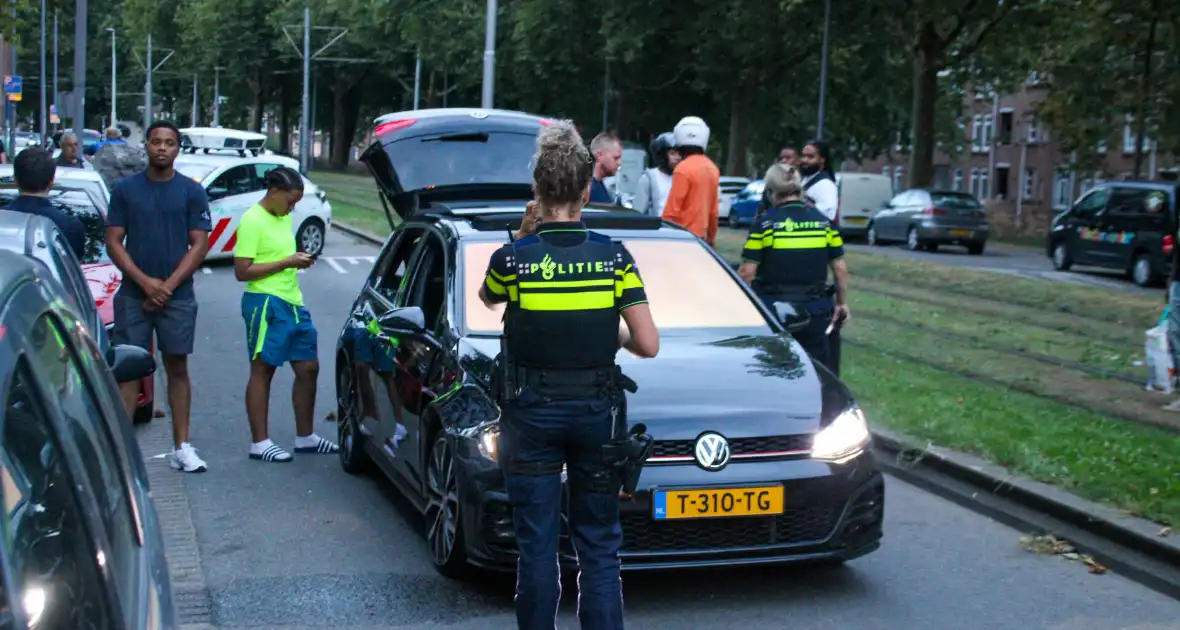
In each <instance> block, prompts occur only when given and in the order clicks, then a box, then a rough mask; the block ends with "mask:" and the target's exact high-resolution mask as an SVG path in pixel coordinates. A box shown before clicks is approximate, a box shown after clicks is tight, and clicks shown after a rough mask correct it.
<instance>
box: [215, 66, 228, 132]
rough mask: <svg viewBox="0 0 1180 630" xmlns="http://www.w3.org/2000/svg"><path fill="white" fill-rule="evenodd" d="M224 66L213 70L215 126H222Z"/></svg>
mask: <svg viewBox="0 0 1180 630" xmlns="http://www.w3.org/2000/svg"><path fill="white" fill-rule="evenodd" d="M222 70H225V67H224V66H216V67H214V68H213V126H214V127H220V126H221V71H222Z"/></svg>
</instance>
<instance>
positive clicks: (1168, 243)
mask: <svg viewBox="0 0 1180 630" xmlns="http://www.w3.org/2000/svg"><path fill="white" fill-rule="evenodd" d="M1175 247H1176V237H1174V236H1172V235H1171V234H1169V235H1167V236H1165V237H1164V253H1165V254H1167V255H1168V256H1171V255H1172V250H1173V249H1174V248H1175Z"/></svg>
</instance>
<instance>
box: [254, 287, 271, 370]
mask: <svg viewBox="0 0 1180 630" xmlns="http://www.w3.org/2000/svg"><path fill="white" fill-rule="evenodd" d="M268 306H270V296H269V295H268V296H266V299H265V300H263V301H262V312H261V313H259V314H258V319H257V321H256V323H257V324H258V329H257V330H256V331H255V333H254V335H255V336H254V354H253V356H251V357H250V358H251V359H257V358H258V355H260V354H262V342H264V341H266V308H267V307H268Z"/></svg>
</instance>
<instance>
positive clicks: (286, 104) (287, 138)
mask: <svg viewBox="0 0 1180 630" xmlns="http://www.w3.org/2000/svg"><path fill="white" fill-rule="evenodd" d="M291 96H292V94H291V81H290V79H289V78H286V77H284V79H283V84H282V87H281V88H280V89H279V153H282V154H283V155H291V108H292V103H291V100H292V99H291Z"/></svg>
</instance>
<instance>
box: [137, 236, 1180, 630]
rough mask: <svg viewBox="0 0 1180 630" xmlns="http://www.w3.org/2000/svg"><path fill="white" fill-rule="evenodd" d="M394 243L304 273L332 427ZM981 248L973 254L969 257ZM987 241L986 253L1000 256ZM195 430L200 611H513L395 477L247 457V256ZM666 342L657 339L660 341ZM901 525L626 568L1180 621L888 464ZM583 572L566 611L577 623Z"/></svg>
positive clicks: (1073, 615) (935, 615) (881, 605)
mask: <svg viewBox="0 0 1180 630" xmlns="http://www.w3.org/2000/svg"><path fill="white" fill-rule="evenodd" d="M376 253H377V251H376V249H375V248H373V247H371V246H368V245H363V244H360V243H357V242H354V241H351V240H349V239H347V238H345V237H342V236H340V235H338V234H336V233H335V232H334V233H332V234H331V235H330V238H329V240H328V244H327V249H326V250H325V252H324V256H323V257H322V258H321V259H320V261H319V263H318V264H317V265H316V266H315V267H314V268H312V269H309V270H307V271H306V272H305V273H303V274H302V275H301V276H300V277H301V279H302V283H303V290H304V293H305V296H306V301H307V303H308V306H309V308H310V310H311V313H312V316H313V318H314V320H315V321H316V322H317V324H318V327H319V331H320V358H321V361H322V364H323V365H322V369H321V373H320V381H319V387H318V394H319V401H318V408H317V412H316V415H317V430H318V431H319V432H320V433H321V434H322V435H325V436H329V435H330V436H333V437H334V436H335V432H336V431H335V424H334V423H332V422H330V421H327V420H325V419H324V418H325V416H326V414H327V413H328V412H329V411H331V410H334V391H333V390H334V387H333V379H332V356H333V348H334V344H335V337H336V334H337V333H338V331H339V330H340V328H341V326H342V324H343V322H344V319H345V317H346V315H347V313H348V310H349V307H350V305H351V303H352V300H353V298H354V297H355V296H356V295H357V292H358V291H359V289H360V288H361V285H362V282H363V281H364V279H365V277H366V275H367V272H368V270H369V267H370V265H371V263H372V260H373V257H374V256H375V255H376ZM964 258H965V257H964ZM984 260H986V259H984ZM196 284H197V286H196V291H197V296H198V299H199V300H200V301H201V310H200V315H199V322H198V340H199V343H198V344H197V353H196V355H195V356H194V357H193V358H192V364H191V373H192V378H193V388H194V404H193V429H192V436H193V443H194V444H195V445H196V446H197V447H198V448H199V449H200V452H201V455H202V456H203V457H204V458H205V459H206V460H207V461H208V463H209V467H210V468H209V472H207V473H205V474H199V475H184V474H181V473H174V472H172V471H171V470H169V469H168V468H167V464H166V461H165V460H164V459H163V458H160V457H153V456H156V455H162V454H163V453H164V452H165V451H166V450H167V443H168V442H169V438H168V431H169V429H168V428H167V422H168V420H167V419H157V420H155V421H154V422H153V423H151V424H150V425H148V426H147V427H143V428H141V429H140V442H141V444H142V445H143V447H144V450H145V453H144V454H145V456H146V457H148V466H149V468H150V470H151V479H152V489H153V494H154V496H156V500H157V503H158V505H159V506H160V508H159V509H160V512H161V517H162V520H163V522H164V524H165V530H166V531H165V537H166V540H167V546H168V555H169V560H170V562H171V563H172V564H173V566H174V574H177V572H179V573H178V574H179V575H181V578H180V579H177V578H174V583H175V585H176V590H177V601H178V602H179V604H180V606H181V609H182V612H183V613H184V619H182V621H185V622H187V623H188V624H189V626H188V627H191V628H194V629H195V628H208V627H219V628H288V629H291V628H295V629H298V628H336V629H342V630H343V629H348V628H355V629H358V630H359V629H376V628H400V629H407V630H408V629H412V628H436V629H453V630H494V629H498V628H506V629H508V628H514V627H515V624H514V621H513V619H514V617H513V614H512V582H511V580H510V579H504V578H495V577H489V576H483V577H481V578H479V579H477V580H476V581H474V582H472V583H456V582H452V581H449V580H446V579H444V578H442V577H440V576H438V575H437V574H436V573H435V572H434V570H433V568H432V567H431V566H430V562H429V560H428V556H427V554H426V551H425V544H424V540H423V535H422V526H421V522H420V519H419V518H418V517H416V516H415V515H413V514H412V513H411V512H410V511H409V510H408V509H407V508H406V504H405V503H404V502H403V501H400V500H398V499H397V498H396V496H395V493H394V492H393V491H392V490H391V489H390V486H389V485H388V484H387V483H385V482H382V481H379V480H376V479H372V478H364V477H353V476H349V475H347V474H345V473H344V472H343V471H342V470H341V469H340V465H339V462H338V460H337V458H336V457H335V456H323V455H318V456H308V455H303V456H297V457H296V459H295V461H294V462H293V463H290V464H284V465H277V464H266V463H261V462H257V461H253V460H249V459H248V458H247V457H246V454H247V447H248V446H249V440H250V438H249V433H248V431H247V425H246V419H245V412H244V402H243V397H244V396H243V395H244V389H245V384H246V378H247V353H246V348H245V342H244V336H245V331H244V324H243V322H242V317H241V314H240V307H239V299H240V296H241V290H242V287H241V285H240V284H239V283H237V282H235V280H234V278H233V272H232V269H231V268H230V267H228V266H225V265H219V266H214V267H212V268H211V269H209V270H207V271H204V270H203V271H202V272H201V273H198V274H197V279H196ZM657 360H658V359H657ZM290 386H291V375H290V373H289V371H283V372H281V373H280V374H279V376H277V377H276V379H275V384H274V390H273V395H272V400H271V405H272V406H271V418H270V426H271V435H272V438H273V439H275V440H276V441H277V442H278V443H280V444H282V445H284V446H285V447H287V448H291V446H292V441H293V437H294V422H293V418H292V413H291V406H290V403H289V400H290ZM887 483H888V490H887V492H888V495H887V501H886V524H885V531H886V538H885V542H884V546H883V548H882V549H881V550H880V551H878V552H877V553H875V554H872V555H870V556H868V557H865V558H862V559H860V560H857V561H854V562H852V563H850V564H849V565H848V566H847V567H844V568H842V569H837V570H829V571H818V570H815V569H805V570H800V569H782V568H768V569H758V570H748V569H747V570H741V571H737V570H726V571H712V572H687V573H673V574H659V575H652V574H643V575H636V576H627V577H626V578H625V584H626V606H627V618H628V622H629V625H630V627H632V628H644V629H651V630H661V629H665V628H666V629H669V630H671V629H677V630H679V629H681V628H722V627H741V626H745V627H751V628H755V627H757V628H785V627H790V628H810V629H812V630H819V629H828V628H832V629H835V628H865V629H880V630H895V629H897V628H909V629H915V630H917V629H925V628H930V629H937V630H945V629H947V628H955V629H956V630H975V629H979V630H984V629H989V630H990V629H995V628H1013V629H1019V630H1036V629H1061V630H1066V629H1068V630H1091V629H1092V630H1113V629H1119V628H1126V629H1131V628H1134V629H1136V630H1147V629H1149V628H1150V629H1163V628H1180V621H1178V617H1177V614H1176V613H1177V610H1178V605H1177V603H1176V602H1175V601H1173V600H1170V599H1167V598H1165V597H1163V596H1162V595H1158V594H1156V593H1154V592H1152V591H1149V590H1146V589H1144V588H1142V587H1140V586H1139V585H1137V584H1134V583H1132V582H1129V581H1127V580H1125V579H1123V578H1121V577H1119V576H1117V575H1113V574H1106V575H1091V574H1089V573H1087V572H1086V569H1085V568H1084V567H1083V566H1082V565H1080V564H1079V563H1076V562H1070V561H1067V560H1065V559H1062V558H1059V557H1050V556H1040V555H1035V554H1032V553H1029V552H1026V551H1024V550H1022V549H1021V548H1020V546H1019V544H1018V541H1019V538H1020V536H1021V532H1018V531H1015V530H1012V529H1009V528H1008V527H1005V526H1003V525H1000V524H998V523H996V522H993V521H991V520H988V519H986V518H983V517H981V516H978V515H976V514H974V513H972V512H969V511H967V510H964V509H963V508H960V507H958V506H956V505H953V504H951V503H948V502H946V501H943V500H941V499H938V498H936V497H934V496H932V495H929V494H926V493H923V492H921V491H919V490H917V489H915V488H913V487H911V486H908V485H906V484H904V483H902V482H899V481H897V480H895V479H892V478H891V479H888V481H887ZM572 590H573V589H572V587H569V588H567V597H566V601H565V602H564V603H563V606H562V613H561V618H560V627H561V628H563V629H564V628H576V627H577V625H576V619H575V617H574V610H575V606H576V602H575V600H574V598H573V597H572Z"/></svg>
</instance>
